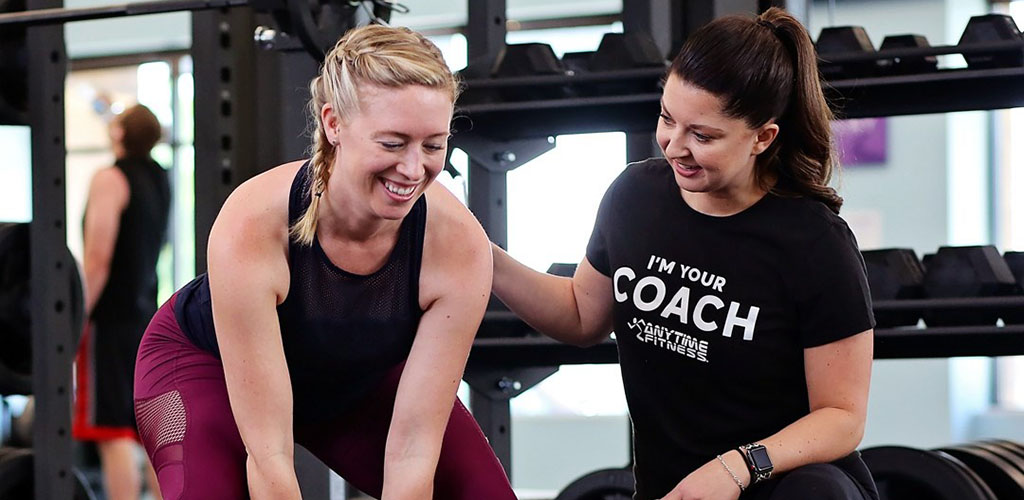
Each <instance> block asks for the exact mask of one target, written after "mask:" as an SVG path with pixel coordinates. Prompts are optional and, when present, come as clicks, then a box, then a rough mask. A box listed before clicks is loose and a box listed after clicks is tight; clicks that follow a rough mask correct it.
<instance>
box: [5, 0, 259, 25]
mask: <svg viewBox="0 0 1024 500" xmlns="http://www.w3.org/2000/svg"><path fill="white" fill-rule="evenodd" d="M248 4H249V0H160V1H156V2H134V3H126V4H118V5H102V6H99V7H82V8H77V9H35V10H26V11H21V12H12V13H8V14H0V26H3V25H8V26H11V25H20V26H40V25H46V24H63V23H70V22H76V21H90V20H95V19H109V18H113V17H127V16H143V15H148V14H163V13H167V12H184V11H196V10H207V9H220V8H226V7H235V6H239V5H248Z"/></svg>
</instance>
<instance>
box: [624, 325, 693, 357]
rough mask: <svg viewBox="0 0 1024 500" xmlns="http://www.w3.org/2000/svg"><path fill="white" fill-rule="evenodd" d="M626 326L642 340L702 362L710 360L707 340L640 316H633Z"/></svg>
mask: <svg viewBox="0 0 1024 500" xmlns="http://www.w3.org/2000/svg"><path fill="white" fill-rule="evenodd" d="M626 326H628V327H629V329H630V330H633V331H635V332H636V339H637V340H639V341H640V342H646V343H648V344H653V345H656V346H658V347H661V348H662V349H668V350H670V351H673V352H678V353H679V354H682V355H683V356H686V357H688V358H691V359H696V360H697V361H700V362H701V363H707V362H708V341H707V340H697V339H695V338H693V337H691V336H689V335H687V334H685V333H682V332H677V331H675V330H671V329H668V328H665V327H663V326H661V325H656V324H654V323H648V322H646V321H644V320H642V319H638V318H633V321H631V322H629V323H626Z"/></svg>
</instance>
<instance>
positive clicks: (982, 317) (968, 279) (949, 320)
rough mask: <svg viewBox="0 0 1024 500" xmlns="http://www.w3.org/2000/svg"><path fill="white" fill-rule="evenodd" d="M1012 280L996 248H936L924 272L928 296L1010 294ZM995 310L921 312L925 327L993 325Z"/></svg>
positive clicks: (1014, 284) (996, 311)
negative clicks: (936, 250) (926, 325)
mask: <svg viewBox="0 0 1024 500" xmlns="http://www.w3.org/2000/svg"><path fill="white" fill-rule="evenodd" d="M1015 289H1016V280H1015V279H1014V277H1013V274H1012V273H1011V272H1010V268H1009V266H1008V265H1007V264H1006V261H1005V260H1003V256H1002V255H1000V254H999V251H998V250H996V247H994V246H991V245H985V246H965V247H940V248H939V250H938V252H936V253H935V256H934V257H932V258H931V259H930V260H929V262H928V264H927V266H926V268H925V274H924V291H925V296H926V297H928V298H968V297H998V296H1005V295H1012V294H1013V293H1014V290H1015ZM1000 313H1001V312H1000V311H998V310H996V309H966V308H964V309H958V310H941V309H932V310H928V311H925V313H924V320H925V323H927V324H928V326H967V325H979V326H980V325H987V326H994V325H995V324H996V320H997V319H998V318H999V317H1000Z"/></svg>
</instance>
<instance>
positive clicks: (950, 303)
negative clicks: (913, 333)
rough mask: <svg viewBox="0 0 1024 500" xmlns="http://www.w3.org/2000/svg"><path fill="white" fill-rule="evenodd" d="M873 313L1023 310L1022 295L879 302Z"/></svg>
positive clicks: (1023, 296) (1023, 301) (1023, 297)
mask: <svg viewBox="0 0 1024 500" xmlns="http://www.w3.org/2000/svg"><path fill="white" fill-rule="evenodd" d="M873 306H874V309H875V311H926V310H927V311H934V310H943V309H957V310H963V309H1010V308H1021V309H1024V295H1011V296H1006V297H964V298H942V299H938V298H933V299H906V300H880V301H877V302H875V303H874V304H873Z"/></svg>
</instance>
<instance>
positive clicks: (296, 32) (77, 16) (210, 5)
mask: <svg viewBox="0 0 1024 500" xmlns="http://www.w3.org/2000/svg"><path fill="white" fill-rule="evenodd" d="M367 4H372V5H373V7H372V9H371V8H370V7H369V6H368V5H367ZM245 5H248V6H250V7H252V8H253V9H254V10H255V11H257V12H266V13H269V14H270V15H271V16H272V17H273V19H274V22H275V24H277V30H279V32H280V33H284V34H286V35H287V36H289V37H294V38H297V39H299V40H300V41H301V42H302V46H303V48H305V49H306V51H307V52H309V54H310V55H311V56H312V57H314V58H315V59H316V60H317V61H322V60H323V58H324V54H325V53H327V51H328V50H330V48H331V47H333V46H334V43H335V42H337V41H338V38H341V35H343V34H344V33H345V32H346V31H348V30H349V29H351V28H353V27H355V26H356V25H357V24H358V17H359V16H358V14H359V10H360V9H362V10H363V11H364V12H365V15H366V16H367V18H368V20H369V21H374V22H380V23H386V22H388V21H389V20H390V19H391V13H392V12H399V13H407V12H409V9H408V8H407V7H405V6H404V5H402V4H400V3H397V2H393V1H389V0H158V1H152V2H133V3H127V4H117V5H103V6H97V7H82V8H75V9H35V10H26V11H20V12H11V13H6V14H0V26H15V27H28V26H42V25H49V24H64V23H70V22H77V21H89V20H95V19H110V18H116V17H126V16H141V15H149V14H163V13H168V12H193V11H201V10H210V9H223V8H229V7H237V6H245ZM277 34H278V31H275V30H267V29H266V28H263V29H260V30H259V31H258V32H257V33H256V34H255V35H254V36H255V38H256V40H257V41H258V42H260V43H261V45H262V46H264V47H267V46H273V45H274V44H273V43H269V42H271V41H272V38H273V37H274V36H275V35H277ZM268 38H269V40H268Z"/></svg>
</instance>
